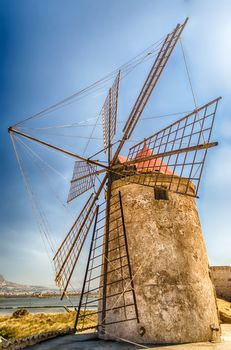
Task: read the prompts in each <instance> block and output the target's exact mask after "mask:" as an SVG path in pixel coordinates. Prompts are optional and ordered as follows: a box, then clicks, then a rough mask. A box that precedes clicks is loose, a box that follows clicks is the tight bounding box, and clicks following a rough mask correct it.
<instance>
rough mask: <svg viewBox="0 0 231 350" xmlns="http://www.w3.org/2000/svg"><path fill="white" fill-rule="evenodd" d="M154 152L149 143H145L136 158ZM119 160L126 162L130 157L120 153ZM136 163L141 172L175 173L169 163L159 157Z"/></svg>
mask: <svg viewBox="0 0 231 350" xmlns="http://www.w3.org/2000/svg"><path fill="white" fill-rule="evenodd" d="M153 154H154V153H153V152H152V150H151V149H149V148H148V146H147V145H144V147H143V148H142V149H141V150H140V151H139V152H138V153H137V156H136V159H137V158H144V157H147V156H151V155H153ZM118 160H119V162H120V163H124V162H126V161H128V160H129V159H128V158H127V157H125V156H121V155H119V156H118ZM135 165H136V168H137V171H139V172H161V173H163V174H173V171H172V170H171V169H170V168H169V167H168V166H167V164H166V163H164V162H162V161H161V159H159V158H155V159H151V160H146V161H144V162H139V163H136V164H135Z"/></svg>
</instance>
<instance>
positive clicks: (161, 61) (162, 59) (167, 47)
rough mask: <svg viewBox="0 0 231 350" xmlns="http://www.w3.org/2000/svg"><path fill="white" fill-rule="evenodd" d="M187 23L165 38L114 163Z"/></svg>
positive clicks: (136, 103) (128, 122) (131, 116)
mask: <svg viewBox="0 0 231 350" xmlns="http://www.w3.org/2000/svg"><path fill="white" fill-rule="evenodd" d="M187 21H188V18H186V20H185V21H184V23H183V24H182V25H180V24H178V25H177V26H176V28H175V30H174V31H173V32H172V33H170V34H168V35H167V36H166V38H165V40H164V43H163V45H162V46H161V48H160V51H159V53H158V55H157V58H156V60H155V62H154V64H153V66H152V68H151V70H150V72H149V74H148V76H147V79H146V80H145V82H144V85H143V87H142V89H141V91H140V94H139V96H138V98H137V100H136V102H135V104H134V106H133V108H132V111H131V113H130V115H129V117H128V119H127V122H126V124H125V126H124V129H123V132H124V135H123V138H122V140H121V142H120V144H119V146H118V148H117V150H116V152H115V155H114V157H113V161H114V162H116V160H117V157H118V155H119V153H120V151H121V149H122V147H123V145H124V143H125V141H126V140H127V139H129V138H130V136H131V134H132V132H133V130H134V128H135V126H136V124H137V123H138V120H139V118H140V116H141V114H142V112H143V110H144V108H145V106H146V104H147V102H148V100H149V98H150V96H151V94H152V92H153V90H154V88H155V86H156V84H157V82H158V80H159V78H160V76H161V74H162V72H163V70H164V68H165V66H166V64H167V62H168V60H169V58H170V56H171V54H172V52H173V49H174V47H175V46H176V43H177V41H178V40H179V38H180V35H181V33H182V31H183V30H184V27H185V26H186V23H187Z"/></svg>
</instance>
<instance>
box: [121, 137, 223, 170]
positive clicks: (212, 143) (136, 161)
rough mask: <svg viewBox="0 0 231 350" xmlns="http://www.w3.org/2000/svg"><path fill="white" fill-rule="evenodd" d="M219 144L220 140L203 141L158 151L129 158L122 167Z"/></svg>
mask: <svg viewBox="0 0 231 350" xmlns="http://www.w3.org/2000/svg"><path fill="white" fill-rule="evenodd" d="M217 145H218V142H211V143H202V144H200V145H197V146H191V147H185V148H181V149H176V150H173V151H167V152H163V153H158V154H153V155H150V156H147V157H142V158H135V159H132V160H129V161H127V162H125V163H123V164H122V165H121V166H120V167H123V166H126V165H131V164H136V163H141V162H146V161H148V160H152V159H157V158H162V157H169V156H172V155H174V154H179V153H184V152H193V151H199V150H202V149H208V148H211V147H215V146H217Z"/></svg>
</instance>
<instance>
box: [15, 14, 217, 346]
mask: <svg viewBox="0 0 231 350" xmlns="http://www.w3.org/2000/svg"><path fill="white" fill-rule="evenodd" d="M186 23H187V19H186V21H185V22H184V23H183V24H182V25H177V27H176V28H175V29H174V30H173V31H172V32H171V33H170V34H168V35H167V36H166V38H165V40H164V41H163V43H162V46H161V48H160V51H159V53H158V55H157V58H156V60H155V61H154V63H153V66H152V68H151V70H150V72H149V74H148V77H147V79H146V80H145V82H144V85H143V88H142V89H141V92H140V94H139V96H138V98H137V100H136V102H135V105H134V107H133V108H132V111H131V113H130V115H129V117H128V120H127V122H126V124H125V126H124V129H123V137H122V140H121V141H120V142H119V144H118V147H117V148H116V149H114V148H115V147H114V148H113V145H112V139H113V136H114V135H115V133H116V116H117V101H118V89H119V82H120V72H118V74H117V76H116V78H115V81H114V83H113V85H112V87H111V88H110V90H109V93H108V96H107V98H106V100H105V103H104V105H103V108H102V116H103V126H104V150H105V152H107V156H108V164H107V165H105V164H103V163H100V162H98V161H97V160H94V156H92V157H89V158H83V157H81V156H79V155H77V154H75V153H73V152H68V151H65V150H62V149H60V148H57V147H55V146H53V145H51V144H48V143H46V142H44V141H41V140H38V139H35V138H34V137H32V136H30V135H27V134H25V133H22V132H21V131H20V130H18V129H17V128H15V127H11V128H10V129H9V131H10V132H11V133H16V134H18V135H21V136H24V137H27V138H30V139H32V140H34V141H37V142H40V143H42V144H45V145H46V146H48V147H52V148H55V149H56V150H59V151H61V152H64V153H66V154H70V155H71V156H74V157H76V158H77V159H78V161H76V163H75V168H74V173H73V179H72V181H71V188H70V193H69V197H68V201H71V200H73V199H74V198H76V197H78V196H79V195H81V194H82V193H84V192H85V191H87V190H89V189H90V188H92V187H93V186H94V185H95V177H96V176H98V175H99V174H101V173H105V175H104V177H103V178H102V180H101V182H100V186H99V188H98V189H97V190H95V194H92V195H91V196H90V197H89V199H88V201H87V203H86V204H85V206H84V208H83V209H82V211H81V213H80V214H79V216H78V218H77V219H76V221H75V222H74V224H73V225H72V227H71V229H70V231H69V232H68V234H67V236H66V237H65V239H64V241H63V242H62V244H61V245H60V247H59V249H58V251H57V253H56V254H55V257H54V264H55V269H56V283H57V285H58V286H59V287H60V288H61V291H62V297H63V296H64V294H65V292H66V290H67V287H68V285H69V283H70V280H71V277H72V275H73V272H74V269H75V267H76V264H77V261H78V258H79V256H80V253H81V251H82V248H83V245H84V243H85V241H86V237H87V235H88V234H91V243H90V246H89V254H88V259H87V263H86V271H85V276H84V282H83V286H82V292H81V296H80V302H79V306H78V311H77V317H76V322H75V329H77V331H78V332H80V331H83V330H86V329H89V328H90V329H97V330H98V334H99V336H100V337H102V338H105V339H108V338H113V339H121V338H122V339H128V340H130V341H133V342H139V343H184V342H196V341H207V340H211V339H215V337H217V338H219V321H218V314H217V308H216V301H215V295H214V289H213V285H212V282H211V280H210V276H209V268H208V259H207V254H206V249H205V244H204V241H203V237H202V232H201V226H200V221H199V217H198V212H197V207H196V203H195V197H197V192H198V187H199V183H200V179H201V175H202V170H203V166H204V161H205V158H206V155H207V152H208V149H209V148H211V147H213V146H216V145H217V143H216V142H210V138H211V132H212V127H213V122H214V118H215V113H216V109H217V104H218V101H219V99H220V98H218V99H216V100H213V101H211V102H209V103H207V104H206V105H204V106H202V107H200V108H197V109H196V110H194V111H193V112H192V113H190V114H189V115H186V116H185V117H183V118H181V119H179V120H177V121H176V122H175V123H173V124H171V125H169V126H167V127H166V128H164V129H163V130H160V131H159V132H157V133H155V134H154V135H151V136H150V137H148V138H146V139H145V140H143V141H141V142H140V143H138V144H136V145H134V146H133V147H131V148H130V150H129V154H128V156H127V157H123V156H121V155H120V152H121V150H122V147H123V145H124V144H125V143H126V141H127V140H128V139H129V138H130V136H131V134H132V132H133V130H134V128H135V127H136V124H137V122H138V120H139V118H140V116H141V114H142V112H143V110H144V108H145V106H146V104H147V102H148V100H149V97H150V95H151V93H152V92H153V90H154V88H155V86H156V84H157V81H158V80H159V77H160V75H161V73H162V71H163V70H164V68H165V66H166V64H167V62H168V59H169V57H170V56H171V53H172V51H173V49H174V47H175V45H176V43H177V41H178V39H179V37H180V35H181V33H182V31H183V29H184V27H185V25H186ZM104 188H105V200H104V201H103V202H100V203H99V204H98V199H99V198H100V195H101V193H102V192H103V189H104ZM95 303H97V310H96V311H92V305H94V304H95Z"/></svg>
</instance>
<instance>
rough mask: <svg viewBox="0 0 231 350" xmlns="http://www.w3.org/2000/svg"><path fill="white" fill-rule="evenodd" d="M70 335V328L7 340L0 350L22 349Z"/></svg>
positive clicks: (1, 344)
mask: <svg viewBox="0 0 231 350" xmlns="http://www.w3.org/2000/svg"><path fill="white" fill-rule="evenodd" d="M72 333H73V330H72V329H71V328H67V329H66V330H63V331H55V332H48V333H40V334H35V335H31V336H29V337H25V338H19V339H15V340H7V341H3V342H2V343H0V350H1V349H7V350H19V349H24V348H26V347H27V346H29V345H35V344H37V343H40V342H42V341H45V340H48V339H52V338H56V337H59V336H63V335H68V334H72Z"/></svg>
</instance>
